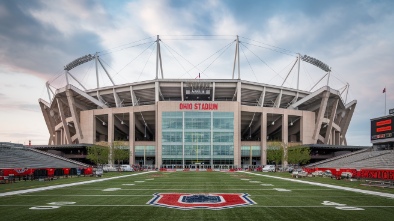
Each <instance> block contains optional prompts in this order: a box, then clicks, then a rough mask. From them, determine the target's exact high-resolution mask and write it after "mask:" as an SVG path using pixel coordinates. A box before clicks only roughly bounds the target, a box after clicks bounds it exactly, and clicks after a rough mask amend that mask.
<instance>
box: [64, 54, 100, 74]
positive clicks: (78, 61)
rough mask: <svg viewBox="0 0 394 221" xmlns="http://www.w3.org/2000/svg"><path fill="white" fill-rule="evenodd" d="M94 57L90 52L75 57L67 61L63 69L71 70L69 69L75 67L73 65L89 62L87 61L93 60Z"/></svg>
mask: <svg viewBox="0 0 394 221" xmlns="http://www.w3.org/2000/svg"><path fill="white" fill-rule="evenodd" d="M94 58H95V56H93V55H91V54H88V55H85V56H82V57H80V58H77V59H75V60H74V61H72V62H70V63H68V64H67V65H66V66H64V70H66V71H69V70H71V69H73V68H75V67H77V66H79V65H81V64H84V63H86V62H89V61H91V60H93V59H94Z"/></svg>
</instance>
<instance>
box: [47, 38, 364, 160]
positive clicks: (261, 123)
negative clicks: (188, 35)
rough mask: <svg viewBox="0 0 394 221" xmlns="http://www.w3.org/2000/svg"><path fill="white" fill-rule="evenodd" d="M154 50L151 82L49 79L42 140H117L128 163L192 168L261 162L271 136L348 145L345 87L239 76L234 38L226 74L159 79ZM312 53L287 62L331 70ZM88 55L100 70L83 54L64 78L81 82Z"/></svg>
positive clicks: (287, 142) (287, 141)
mask: <svg viewBox="0 0 394 221" xmlns="http://www.w3.org/2000/svg"><path fill="white" fill-rule="evenodd" d="M157 44H158V49H159V47H160V45H159V39H158V40H157ZM156 55H157V60H156V61H157V62H156V79H153V80H149V81H142V82H134V83H127V84H121V85H115V84H114V83H113V86H108V87H99V84H98V80H97V88H96V89H85V88H84V87H83V85H82V84H81V85H80V86H82V87H83V88H84V89H81V87H80V86H79V87H77V86H75V85H72V84H69V82H68V80H67V85H66V86H64V87H62V88H59V89H57V90H56V91H52V90H51V89H50V87H49V85H47V88H48V94H49V99H50V102H46V101H45V100H43V99H39V104H40V107H41V110H42V113H43V116H44V119H45V122H46V125H47V127H48V131H49V141H48V145H65V144H82V143H85V144H94V143H97V142H107V143H108V144H109V145H110V146H112V147H113V145H114V142H115V141H123V144H124V145H126V146H128V148H130V161H129V162H130V164H141V163H142V164H144V165H152V166H154V167H163V166H164V167H166V166H174V165H175V166H177V167H195V168H221V167H224V166H226V167H240V166H244V165H265V164H267V148H269V146H270V143H271V142H280V143H281V145H283V146H284V147H285V148H290V147H291V146H294V145H300V144H330V145H347V141H346V133H347V130H348V127H349V124H350V121H351V118H352V115H353V112H354V109H355V107H356V104H357V102H356V101H355V100H354V101H351V102H349V103H346V102H345V101H344V99H343V98H342V96H341V95H342V93H343V91H339V90H335V89H333V88H330V87H329V86H323V87H321V88H320V89H317V90H315V91H313V92H309V91H303V90H299V89H293V88H286V87H283V86H274V85H269V84H263V83H257V82H250V81H246V80H242V79H241V78H240V69H239V42H238V38H237V46H236V54H235V59H234V64H233V65H234V68H233V76H232V78H231V79H199V78H198V79H164V78H163V72H162V65H161V54H160V50H157V54H156ZM311 59H312V58H310V57H308V56H303V57H301V56H300V55H299V56H298V58H297V60H296V62H295V63H294V65H293V67H294V66H295V64H296V63H297V62H298V63H300V62H301V61H306V62H309V63H312V64H313V63H314V65H316V66H320V68H321V69H323V70H325V71H327V73H329V72H330V69H329V68H328V67H327V66H325V65H324V63H321V62H320V63H319V61H318V60H313V59H312V60H311ZM92 60H93V61H95V63H96V73H97V69H98V68H99V67H100V65H101V66H102V68H103V69H104V70H105V67H104V66H103V65H102V62H101V60H100V58H99V56H98V55H97V54H96V55H88V56H84V57H81V58H79V59H76V60H75V61H73V62H71V63H70V64H68V65H67V66H66V67H65V68H64V70H65V75H66V77H67V79H68V77H72V78H73V79H74V80H76V81H77V82H78V83H79V81H78V80H77V79H76V78H75V77H74V76H73V75H72V74H71V73H70V72H69V71H70V70H71V69H72V68H73V67H75V66H77V65H80V64H82V63H85V62H89V61H92ZM316 61H317V63H316ZM237 65H238V78H234V74H235V73H236V72H237V69H236V66H237ZM160 71H161V78H159V72H160ZM105 72H106V73H107V75H108V77H109V78H110V79H111V77H110V75H109V74H108V72H107V71H106V70H105ZM97 79H98V76H97ZM111 81H112V80H111ZM112 82H113V81H112ZM51 95H52V96H51Z"/></svg>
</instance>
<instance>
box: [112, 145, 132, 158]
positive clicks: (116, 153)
mask: <svg viewBox="0 0 394 221" xmlns="http://www.w3.org/2000/svg"><path fill="white" fill-rule="evenodd" d="M129 156H130V149H129V146H128V145H126V143H125V142H122V141H115V142H114V149H113V158H114V161H117V162H118V164H120V161H123V160H128V159H129Z"/></svg>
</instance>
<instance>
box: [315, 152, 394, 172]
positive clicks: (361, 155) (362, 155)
mask: <svg viewBox="0 0 394 221" xmlns="http://www.w3.org/2000/svg"><path fill="white" fill-rule="evenodd" d="M307 167H319V168H354V169H361V168H371V169H394V151H393V150H373V149H367V150H361V151H357V152H353V153H350V154H344V155H341V156H338V157H334V158H331V159H328V160H324V161H320V162H317V163H313V164H310V165H308V166H307Z"/></svg>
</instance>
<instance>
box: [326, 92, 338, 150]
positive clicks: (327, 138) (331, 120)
mask: <svg viewBox="0 0 394 221" xmlns="http://www.w3.org/2000/svg"><path fill="white" fill-rule="evenodd" d="M338 102H339V99H336V101H334V104H333V105H332V110H331V116H330V123H329V124H328V127H327V130H326V135H325V138H324V143H325V144H328V142H329V139H330V135H331V130H332V124H333V123H334V118H335V116H336V114H337V107H338Z"/></svg>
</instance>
